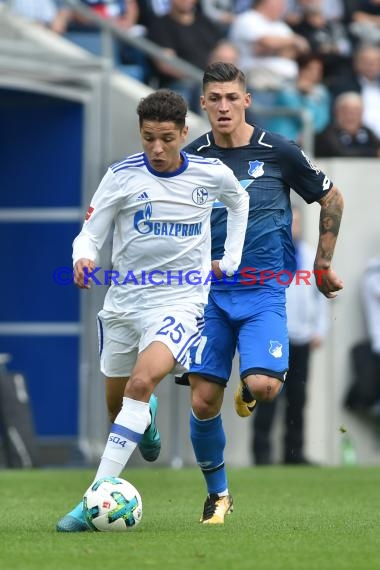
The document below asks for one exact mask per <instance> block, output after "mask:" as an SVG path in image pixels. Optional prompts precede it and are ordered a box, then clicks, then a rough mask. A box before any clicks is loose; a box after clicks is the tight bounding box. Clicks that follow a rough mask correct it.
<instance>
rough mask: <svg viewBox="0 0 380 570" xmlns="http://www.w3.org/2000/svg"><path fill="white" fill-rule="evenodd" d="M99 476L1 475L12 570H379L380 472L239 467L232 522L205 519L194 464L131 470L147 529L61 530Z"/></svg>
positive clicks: (0, 559)
mask: <svg viewBox="0 0 380 570" xmlns="http://www.w3.org/2000/svg"><path fill="white" fill-rule="evenodd" d="M92 475H93V471H92V470H91V471H90V470H58V469H57V470H52V469H46V470H45V469H42V470H31V471H25V470H24V471H17V470H3V471H0V488H1V516H0V568H2V569H4V570H45V569H46V570H130V569H133V570H135V569H136V570H141V569H144V570H145V569H150V568H152V569H155V568H157V569H158V568H160V569H163V570H170V569H173V570H174V569H175V570H182V569H183V570H188V569H189V570H193V569H194V570H197V569H198V568H199V569H201V568H205V569H210V570H219V569H222V570H223V569H226V570H230V569H232V570H235V569H236V570H240V569H242V570H243V569H252V570H301V569H302V570H314V569H315V570H329V569H331V570H343V569H344V570H351V569H352V570H375V569H376V570H379V568H380V525H379V523H380V500H379V497H380V469H379V468H377V467H373V468H363V467H345V468H317V467H288V468H286V467H261V468H243V469H230V471H229V479H230V488H231V492H232V494H233V496H234V502H235V511H234V513H232V514H231V515H230V516H228V517H227V519H226V522H225V524H224V525H223V526H204V525H201V524H200V523H199V522H198V520H199V516H200V513H201V510H202V505H203V501H204V499H205V489H204V486H203V480H202V477H201V474H200V472H199V471H198V470H197V469H195V468H189V469H181V470H178V471H177V470H172V469H166V468H152V467H147V468H146V469H137V468H136V469H129V470H128V471H125V472H124V474H123V476H124V478H126V479H128V480H129V481H130V482H131V483H133V484H134V485H135V486H136V487H137V488H138V490H139V491H140V493H141V495H142V500H143V519H142V522H141V524H140V525H139V526H138V527H137V528H135V529H134V530H131V531H129V532H126V533H99V532H97V533H95V532H94V533H78V534H61V533H57V532H56V531H55V523H56V521H57V519H58V518H60V517H61V516H62V515H64V514H65V513H66V512H67V511H68V510H69V509H70V508H72V507H73V506H74V505H75V504H76V503H77V502H78V500H79V498H80V495H81V493H82V492H83V491H84V490H85V489H86V487H87V486H88V484H89V483H90V482H91V478H92Z"/></svg>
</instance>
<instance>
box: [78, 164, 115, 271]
mask: <svg viewBox="0 0 380 570" xmlns="http://www.w3.org/2000/svg"><path fill="white" fill-rule="evenodd" d="M121 198H122V193H121V190H120V187H119V185H118V184H117V181H116V179H115V175H114V174H113V172H112V170H111V169H108V170H107V172H106V174H105V175H104V177H103V179H102V181H101V182H100V184H99V187H98V189H97V190H96V192H95V194H94V196H93V198H92V200H91V204H90V206H89V208H88V210H87V213H86V216H85V221H84V224H83V226H82V230H81V232H80V234H79V235H78V236H77V237H76V238H75V240H74V242H73V263H74V265H75V263H76V262H77V261H78V259H82V258H85V259H91V260H92V261H96V259H97V256H98V253H99V251H100V249H101V248H102V246H103V244H104V242H105V240H106V238H107V236H108V234H109V231H110V228H111V225H112V222H113V220H114V218H115V215H116V213H117V211H118V209H119V204H120V201H121Z"/></svg>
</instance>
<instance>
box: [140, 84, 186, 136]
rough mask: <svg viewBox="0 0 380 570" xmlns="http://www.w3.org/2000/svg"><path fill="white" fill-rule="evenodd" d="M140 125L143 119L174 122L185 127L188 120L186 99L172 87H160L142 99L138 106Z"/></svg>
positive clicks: (181, 127)
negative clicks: (172, 89) (171, 88)
mask: <svg viewBox="0 0 380 570" xmlns="http://www.w3.org/2000/svg"><path fill="white" fill-rule="evenodd" d="M137 114H138V116H139V125H140V128H141V126H142V123H143V121H158V122H159V123H163V122H166V121H168V122H173V123H175V124H176V125H177V127H178V128H179V129H183V127H184V126H185V122H186V115H187V103H186V101H185V99H184V98H183V97H182V96H181V95H179V93H176V92H175V91H171V90H170V89H159V90H158V91H155V92H154V93H151V94H150V95H148V96H147V97H144V98H143V99H141V101H140V103H139V104H138V106H137Z"/></svg>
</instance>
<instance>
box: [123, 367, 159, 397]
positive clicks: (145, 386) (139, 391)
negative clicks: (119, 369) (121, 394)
mask: <svg viewBox="0 0 380 570" xmlns="http://www.w3.org/2000/svg"><path fill="white" fill-rule="evenodd" d="M153 390H154V385H153V383H152V382H151V381H150V379H149V378H147V377H145V376H143V375H140V374H136V375H132V376H131V377H130V379H129V382H128V384H127V386H126V388H125V396H127V398H132V399H133V400H140V401H142V402H144V401H148V400H149V398H150V395H151V394H152V392H153Z"/></svg>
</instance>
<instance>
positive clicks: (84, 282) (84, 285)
mask: <svg viewBox="0 0 380 570" xmlns="http://www.w3.org/2000/svg"><path fill="white" fill-rule="evenodd" d="M93 269H95V263H94V262H93V261H92V259H85V258H82V259H78V261H77V262H76V264H75V265H74V283H75V284H76V285H77V286H78V287H80V288H81V289H90V288H91V283H90V279H89V278H88V274H89V273H90V272H91V271H92V270H93Z"/></svg>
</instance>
